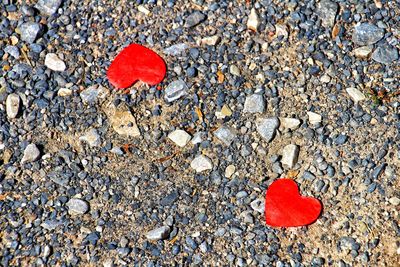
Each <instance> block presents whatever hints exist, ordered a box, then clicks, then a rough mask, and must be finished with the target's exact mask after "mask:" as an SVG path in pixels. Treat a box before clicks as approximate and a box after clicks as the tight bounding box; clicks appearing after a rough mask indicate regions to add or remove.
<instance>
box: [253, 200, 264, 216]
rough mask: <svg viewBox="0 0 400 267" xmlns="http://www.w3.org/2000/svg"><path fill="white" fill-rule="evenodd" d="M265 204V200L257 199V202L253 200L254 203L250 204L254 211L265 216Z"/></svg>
mask: <svg viewBox="0 0 400 267" xmlns="http://www.w3.org/2000/svg"><path fill="white" fill-rule="evenodd" d="M264 204H265V203H264V200H262V199H255V200H253V201H252V202H251V203H250V206H251V208H252V209H253V210H255V211H257V212H259V213H261V214H264V207H265V205H264Z"/></svg>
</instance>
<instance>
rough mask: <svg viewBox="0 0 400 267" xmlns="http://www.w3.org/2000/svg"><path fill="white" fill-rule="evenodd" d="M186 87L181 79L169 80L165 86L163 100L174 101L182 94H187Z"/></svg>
mask: <svg viewBox="0 0 400 267" xmlns="http://www.w3.org/2000/svg"><path fill="white" fill-rule="evenodd" d="M188 90H189V89H188V87H187V85H186V83H185V82H184V81H182V80H176V81H173V82H171V83H170V84H169V85H168V86H167V88H165V100H166V101H167V102H172V101H175V100H177V99H179V98H181V97H182V96H185V95H187V94H188Z"/></svg>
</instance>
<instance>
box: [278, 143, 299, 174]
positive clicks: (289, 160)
mask: <svg viewBox="0 0 400 267" xmlns="http://www.w3.org/2000/svg"><path fill="white" fill-rule="evenodd" d="M299 151H300V150H299V147H298V146H297V145H293V144H290V145H287V146H285V147H284V148H283V150H282V159H281V163H282V164H283V165H286V166H288V167H289V168H290V169H291V168H293V167H294V165H296V163H297V160H298V158H299Z"/></svg>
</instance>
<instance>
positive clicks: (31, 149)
mask: <svg viewBox="0 0 400 267" xmlns="http://www.w3.org/2000/svg"><path fill="white" fill-rule="evenodd" d="M39 157H40V151H39V149H38V148H37V146H36V145H35V144H29V145H27V146H26V148H25V150H24V156H23V157H22V160H21V164H24V163H29V162H34V161H36V160H38V159H39Z"/></svg>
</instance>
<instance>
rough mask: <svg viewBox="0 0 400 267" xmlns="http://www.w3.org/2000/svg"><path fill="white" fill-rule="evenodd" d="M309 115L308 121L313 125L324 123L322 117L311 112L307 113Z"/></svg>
mask: <svg viewBox="0 0 400 267" xmlns="http://www.w3.org/2000/svg"><path fill="white" fill-rule="evenodd" d="M307 115H308V121H309V122H310V124H312V125H315V124H318V123H320V122H321V121H322V116H321V115H319V114H317V113H315V112H311V111H309V112H307Z"/></svg>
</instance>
